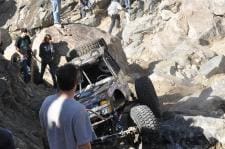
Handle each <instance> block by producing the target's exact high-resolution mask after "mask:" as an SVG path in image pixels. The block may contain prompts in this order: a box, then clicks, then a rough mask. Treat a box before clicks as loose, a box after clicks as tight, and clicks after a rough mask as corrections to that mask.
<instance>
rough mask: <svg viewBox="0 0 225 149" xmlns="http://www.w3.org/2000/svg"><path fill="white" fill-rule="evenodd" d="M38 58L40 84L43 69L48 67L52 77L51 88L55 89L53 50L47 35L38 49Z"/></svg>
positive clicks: (49, 36)
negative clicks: (39, 63)
mask: <svg viewBox="0 0 225 149" xmlns="http://www.w3.org/2000/svg"><path fill="white" fill-rule="evenodd" d="M39 57H40V58H41V74H40V82H43V75H44V72H45V68H46V66H47V65H48V66H49V68H50V73H51V75H52V81H53V86H54V88H56V87H57V83H56V75H55V73H56V65H55V61H54V57H55V50H54V48H53V44H52V37H51V35H49V34H47V35H45V37H44V40H43V42H42V43H41V45H40V47H39Z"/></svg>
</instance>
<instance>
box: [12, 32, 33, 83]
mask: <svg viewBox="0 0 225 149" xmlns="http://www.w3.org/2000/svg"><path fill="white" fill-rule="evenodd" d="M15 46H16V50H17V51H18V54H19V55H20V57H21V63H22V72H23V79H24V82H25V83H28V82H29V81H30V75H29V70H30V68H31V59H32V50H31V40H30V37H29V35H28V31H27V29H25V28H23V29H21V36H19V37H18V38H17V40H16V43H15Z"/></svg>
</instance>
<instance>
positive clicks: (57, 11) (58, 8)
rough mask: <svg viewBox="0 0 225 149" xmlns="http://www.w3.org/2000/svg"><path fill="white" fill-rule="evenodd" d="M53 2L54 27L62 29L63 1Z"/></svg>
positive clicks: (54, 0) (55, 0)
mask: <svg viewBox="0 0 225 149" xmlns="http://www.w3.org/2000/svg"><path fill="white" fill-rule="evenodd" d="M51 2H52V12H53V20H54V26H55V27H58V28H61V27H62V25H61V20H60V11H61V0H51Z"/></svg>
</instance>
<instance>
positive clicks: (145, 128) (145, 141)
mask: <svg viewBox="0 0 225 149" xmlns="http://www.w3.org/2000/svg"><path fill="white" fill-rule="evenodd" d="M130 117H131V119H132V120H133V122H134V123H135V124H136V125H137V127H138V129H139V131H140V134H141V142H142V145H143V146H146V145H147V146H149V145H150V146H151V148H152V147H153V146H155V143H156V142H158V141H159V122H158V120H157V118H156V117H155V116H154V114H153V112H152V111H151V109H150V108H149V107H148V106H146V105H138V106H134V107H132V108H131V110H130Z"/></svg>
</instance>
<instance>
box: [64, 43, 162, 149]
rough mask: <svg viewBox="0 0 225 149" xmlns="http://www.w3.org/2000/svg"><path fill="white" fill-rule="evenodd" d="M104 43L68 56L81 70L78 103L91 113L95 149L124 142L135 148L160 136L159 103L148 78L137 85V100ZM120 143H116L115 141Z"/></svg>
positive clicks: (76, 50)
mask: <svg viewBox="0 0 225 149" xmlns="http://www.w3.org/2000/svg"><path fill="white" fill-rule="evenodd" d="M108 50H110V49H108V47H107V45H106V43H105V41H104V39H99V40H97V41H94V42H92V43H90V44H87V45H85V46H83V47H79V48H77V49H74V50H72V51H70V52H69V53H68V54H67V60H68V62H69V63H73V64H75V65H76V66H78V67H79V68H80V72H81V73H80V74H81V75H80V76H81V77H80V78H81V81H80V83H79V87H78V88H77V93H76V99H77V100H79V101H80V102H81V103H82V104H84V105H85V106H86V108H87V111H88V112H89V116H90V119H91V123H92V126H93V128H94V130H95V133H96V135H97V139H96V140H95V141H94V142H93V146H98V145H101V144H110V145H111V147H110V148H113V147H114V145H116V144H115V142H118V141H123V142H125V143H127V144H130V145H132V144H133V145H135V144H137V143H140V142H144V141H145V140H149V141H150V142H151V141H153V140H155V139H156V138H157V137H156V136H158V130H159V123H158V118H159V117H160V111H159V103H158V98H157V96H156V93H155V90H154V87H153V85H152V82H151V81H150V80H149V79H148V77H142V78H140V79H137V80H136V81H135V89H136V95H137V97H134V94H133V93H132V92H131V90H130V89H129V87H128V83H127V82H126V81H125V79H124V75H123V73H122V71H121V69H120V67H119V65H118V64H117V63H116V61H115V60H114V59H113V57H112V56H111V55H110V54H109V51H108ZM116 140H117V141H116Z"/></svg>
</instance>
